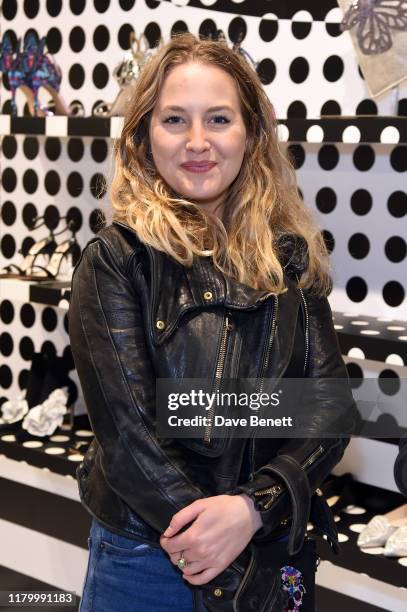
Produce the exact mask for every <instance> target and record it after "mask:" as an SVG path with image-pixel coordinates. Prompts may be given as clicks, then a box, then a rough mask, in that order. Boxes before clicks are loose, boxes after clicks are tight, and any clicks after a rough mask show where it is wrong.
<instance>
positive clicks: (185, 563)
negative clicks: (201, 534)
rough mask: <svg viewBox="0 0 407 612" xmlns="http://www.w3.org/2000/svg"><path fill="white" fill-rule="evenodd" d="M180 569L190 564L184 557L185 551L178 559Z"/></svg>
mask: <svg viewBox="0 0 407 612" xmlns="http://www.w3.org/2000/svg"><path fill="white" fill-rule="evenodd" d="M177 565H178V567H179V569H184V568H185V567H186V566H187V565H188V561H187V560H186V559H185V557H184V551H182V552H181V556H180V558H179V559H178V561H177Z"/></svg>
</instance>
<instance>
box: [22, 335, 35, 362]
mask: <svg viewBox="0 0 407 612" xmlns="http://www.w3.org/2000/svg"><path fill="white" fill-rule="evenodd" d="M34 350H35V349H34V343H33V341H32V340H31V338H29V337H28V336H23V338H21V340H20V343H19V351H20V355H21V357H22V358H23V359H24V360H25V361H30V360H31V359H32V356H33V353H34Z"/></svg>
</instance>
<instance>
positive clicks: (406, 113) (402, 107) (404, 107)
mask: <svg viewBox="0 0 407 612" xmlns="http://www.w3.org/2000/svg"><path fill="white" fill-rule="evenodd" d="M397 114H398V115H399V116H400V117H407V98H402V99H401V100H399V103H398V105H397Z"/></svg>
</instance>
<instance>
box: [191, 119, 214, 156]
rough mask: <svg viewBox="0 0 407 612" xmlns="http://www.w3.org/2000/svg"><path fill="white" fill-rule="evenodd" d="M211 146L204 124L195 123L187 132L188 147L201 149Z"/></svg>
mask: <svg viewBox="0 0 407 612" xmlns="http://www.w3.org/2000/svg"><path fill="white" fill-rule="evenodd" d="M209 146H210V145H209V142H208V140H207V134H206V130H205V128H204V126H202V124H201V123H195V124H193V125H192V126H191V128H190V130H189V131H188V134H187V144H186V147H187V149H189V150H191V149H192V150H194V151H196V150H198V151H200V150H202V149H203V150H205V149H207V148H209Z"/></svg>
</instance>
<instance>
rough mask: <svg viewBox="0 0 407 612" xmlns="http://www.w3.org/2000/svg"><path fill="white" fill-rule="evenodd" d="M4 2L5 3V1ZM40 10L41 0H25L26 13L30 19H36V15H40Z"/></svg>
mask: <svg viewBox="0 0 407 612" xmlns="http://www.w3.org/2000/svg"><path fill="white" fill-rule="evenodd" d="M3 4H5V3H4V2H3ZM39 10H40V3H39V0H24V13H25V14H26V15H27V17H28V19H34V17H36V16H37V15H38V11H39Z"/></svg>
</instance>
